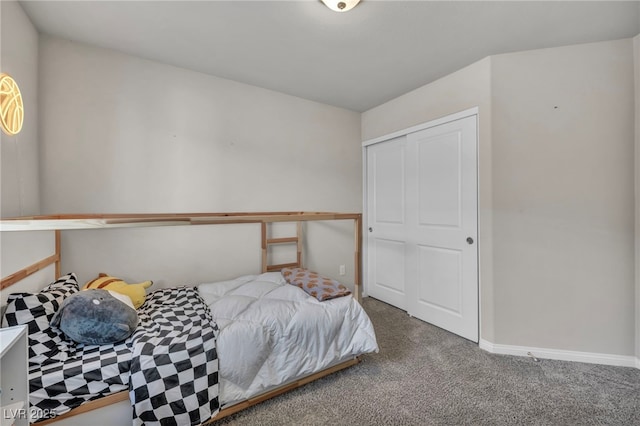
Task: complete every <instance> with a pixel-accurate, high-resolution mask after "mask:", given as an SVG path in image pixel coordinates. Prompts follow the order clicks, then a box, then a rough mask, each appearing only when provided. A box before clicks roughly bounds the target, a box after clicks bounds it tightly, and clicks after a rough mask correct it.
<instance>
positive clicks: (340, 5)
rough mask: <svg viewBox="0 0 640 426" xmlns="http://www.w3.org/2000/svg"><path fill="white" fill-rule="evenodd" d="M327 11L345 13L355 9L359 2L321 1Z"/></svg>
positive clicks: (356, 0) (350, 0) (342, 0)
mask: <svg viewBox="0 0 640 426" xmlns="http://www.w3.org/2000/svg"><path fill="white" fill-rule="evenodd" d="M322 3H324V4H325V5H326V6H327V7H328V8H329V9H331V10H333V11H336V12H346V11H348V10H351V9H353V8H354V7H356V5H357V4H358V3H360V0H322Z"/></svg>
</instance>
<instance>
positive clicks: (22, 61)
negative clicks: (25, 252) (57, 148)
mask: <svg viewBox="0 0 640 426" xmlns="http://www.w3.org/2000/svg"><path fill="white" fill-rule="evenodd" d="M0 15H1V18H0V71H1V72H3V73H7V74H9V75H11V76H12V77H13V78H14V80H16V82H17V83H18V86H19V87H20V92H21V93H22V100H23V103H24V114H25V118H24V124H23V128H22V131H21V132H20V133H19V134H17V135H15V136H8V135H6V134H5V133H4V132H2V131H0V149H1V151H0V160H1V164H0V172H1V178H2V179H1V181H2V183H1V186H0V216H2V217H11V216H24V215H33V214H38V213H39V212H40V198H39V196H40V193H39V166H38V32H37V31H36V30H35V28H34V27H33V25H32V24H31V21H30V20H29V18H28V17H27V15H26V14H25V13H24V11H23V10H22V8H21V7H20V5H19V4H18V3H17V2H16V1H12V0H11V1H2V2H0Z"/></svg>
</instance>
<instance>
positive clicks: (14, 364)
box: [0, 325, 29, 426]
mask: <svg viewBox="0 0 640 426" xmlns="http://www.w3.org/2000/svg"><path fill="white" fill-rule="evenodd" d="M0 407H1V408H0V426H11V425H16V426H18V425H24V426H26V425H28V424H29V383H28V377H27V327H26V326H24V325H19V326H16V327H5V328H0Z"/></svg>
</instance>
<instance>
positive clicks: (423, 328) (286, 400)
mask: <svg viewBox="0 0 640 426" xmlns="http://www.w3.org/2000/svg"><path fill="white" fill-rule="evenodd" d="M363 305H364V307H365V309H366V311H367V312H368V314H369V316H370V317H371V320H372V321H373V324H374V327H375V329H376V335H377V338H378V344H379V345H380V353H379V354H371V355H366V356H363V358H362V360H363V361H362V362H361V363H360V364H358V365H357V366H354V367H351V368H349V369H347V370H344V371H341V372H338V373H336V374H333V375H331V376H328V377H326V378H323V379H320V380H318V381H316V382H313V383H310V384H308V385H306V386H304V387H302V388H300V389H297V390H294V391H292V392H289V393H287V394H284V395H282V396H279V397H276V398H274V399H272V400H269V401H266V402H264V403H262V404H259V405H257V406H255V407H252V408H250V409H247V410H245V411H242V412H240V413H238V414H235V415H233V416H230V417H228V418H226V419H223V420H221V421H220V422H218V423H216V424H220V425H273V426H276V425H278V426H280V425H562V426H565V425H624V426H632V425H640V370H637V369H634V368H625V367H609V366H602V365H594V364H582V363H572V362H562V361H550V360H540V362H535V361H533V360H532V359H530V358H525V357H512V356H504V355H492V354H490V353H487V352H485V351H483V350H481V349H479V348H478V346H477V345H476V344H474V343H472V342H469V341H467V340H465V339H463V338H460V337H458V336H455V335H453V334H451V333H448V332H446V331H444V330H442V329H439V328H437V327H434V326H432V325H429V324H427V323H424V322H422V321H419V320H417V319H414V318H409V316H408V315H407V314H406V313H405V312H403V311H401V310H399V309H396V308H394V307H391V306H389V305H387V304H385V303H382V302H379V301H377V300H374V299H370V298H367V299H365V301H364V303H363Z"/></svg>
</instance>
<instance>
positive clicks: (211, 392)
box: [29, 287, 219, 426]
mask: <svg viewBox="0 0 640 426" xmlns="http://www.w3.org/2000/svg"><path fill="white" fill-rule="evenodd" d="M138 317H139V319H140V322H139V325H138V327H137V329H136V331H135V332H134V334H133V335H132V336H131V337H129V338H128V339H127V340H126V341H124V342H121V343H118V344H115V345H102V346H94V345H78V344H74V343H73V342H69V341H67V340H65V339H63V336H62V335H61V334H60V333H58V332H57V331H56V330H55V329H52V330H49V334H50V335H47V334H40V335H39V340H40V341H42V342H41V344H42V345H43V347H46V348H47V349H48V350H49V352H48V353H47V355H48V356H47V357H46V359H40V358H42V357H39V355H38V354H37V353H36V352H33V351H32V350H30V360H29V361H30V365H29V387H30V389H29V391H30V395H29V399H30V403H31V406H32V407H33V408H34V409H38V410H43V411H46V412H53V413H56V414H58V415H59V414H63V413H65V412H67V411H69V410H71V409H72V408H75V407H78V406H79V405H81V404H82V403H84V402H87V401H90V400H95V399H98V398H100V397H102V396H105V395H109V394H112V393H115V392H118V391H122V390H125V389H128V390H129V396H130V399H131V404H132V408H133V424H134V425H142V424H144V425H181V426H182V425H198V424H200V423H202V422H205V421H207V420H208V419H209V418H210V417H211V416H213V415H215V414H216V413H217V410H218V407H219V402H218V359H217V351H216V336H217V332H218V329H217V325H216V324H215V322H214V320H213V318H212V317H211V314H210V312H209V309H208V308H207V306H206V305H205V304H204V302H203V301H202V299H201V297H200V295H199V294H198V292H197V290H196V289H194V288H191V287H178V288H169V289H160V290H156V291H154V292H152V293H151V294H149V295H148V296H147V300H146V302H145V304H144V305H143V306H142V307H140V308H139V310H138ZM49 339H50V340H51V341H50V342H49ZM45 340H46V341H45ZM53 344H55V345H56V348H55V350H51V346H52V345H53ZM31 349H37V348H31Z"/></svg>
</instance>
